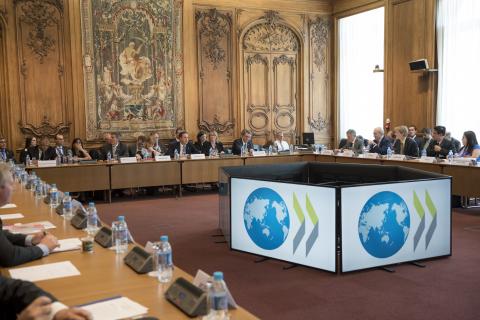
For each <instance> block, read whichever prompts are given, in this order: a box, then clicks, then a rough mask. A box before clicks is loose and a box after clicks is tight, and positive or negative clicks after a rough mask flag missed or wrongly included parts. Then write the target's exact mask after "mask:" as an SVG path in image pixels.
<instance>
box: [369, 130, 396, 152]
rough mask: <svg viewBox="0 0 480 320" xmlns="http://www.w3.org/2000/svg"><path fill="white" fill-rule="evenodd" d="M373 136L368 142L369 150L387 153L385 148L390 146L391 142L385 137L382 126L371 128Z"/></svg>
mask: <svg viewBox="0 0 480 320" xmlns="http://www.w3.org/2000/svg"><path fill="white" fill-rule="evenodd" d="M373 137H374V140H373V141H372V140H370V141H369V142H368V144H369V145H370V152H371V153H378V154H382V155H385V154H387V150H388V148H391V147H392V143H391V142H390V140H389V139H387V138H385V131H383V129H382V128H380V127H377V128H375V129H373Z"/></svg>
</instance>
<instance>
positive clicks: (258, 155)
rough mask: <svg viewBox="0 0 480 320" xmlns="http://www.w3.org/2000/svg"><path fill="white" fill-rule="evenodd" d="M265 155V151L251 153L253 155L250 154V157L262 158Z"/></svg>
mask: <svg viewBox="0 0 480 320" xmlns="http://www.w3.org/2000/svg"><path fill="white" fill-rule="evenodd" d="M266 155H267V153H266V152H265V150H262V151H253V153H252V156H254V157H264V156H266Z"/></svg>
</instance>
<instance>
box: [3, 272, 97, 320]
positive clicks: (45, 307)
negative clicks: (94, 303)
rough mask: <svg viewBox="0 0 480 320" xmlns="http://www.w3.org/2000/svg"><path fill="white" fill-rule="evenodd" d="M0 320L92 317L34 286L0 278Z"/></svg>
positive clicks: (61, 319)
mask: <svg viewBox="0 0 480 320" xmlns="http://www.w3.org/2000/svg"><path fill="white" fill-rule="evenodd" d="M0 310H1V312H0V319H1V320H9V319H18V320H31V319H53V320H71V319H77V320H87V319H92V315H91V314H90V313H89V312H88V311H86V310H82V309H77V308H68V307H67V306H66V305H64V304H62V303H60V302H59V301H57V299H56V298H55V297H54V296H52V295H51V294H50V293H48V292H45V291H43V290H42V289H40V288H39V287H37V286H36V285H35V284H33V283H31V282H28V281H23V280H16V279H9V278H6V277H3V276H0Z"/></svg>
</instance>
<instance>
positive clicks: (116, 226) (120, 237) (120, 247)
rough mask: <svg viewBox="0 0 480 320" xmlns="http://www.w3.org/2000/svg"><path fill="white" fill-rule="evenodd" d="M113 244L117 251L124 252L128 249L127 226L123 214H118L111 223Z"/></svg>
mask: <svg viewBox="0 0 480 320" xmlns="http://www.w3.org/2000/svg"><path fill="white" fill-rule="evenodd" d="M112 234H113V240H114V242H113V246H114V247H115V251H116V252H117V253H124V252H127V250H128V227H127V223H126V222H125V217H124V216H118V218H117V221H116V222H115V223H113V224H112Z"/></svg>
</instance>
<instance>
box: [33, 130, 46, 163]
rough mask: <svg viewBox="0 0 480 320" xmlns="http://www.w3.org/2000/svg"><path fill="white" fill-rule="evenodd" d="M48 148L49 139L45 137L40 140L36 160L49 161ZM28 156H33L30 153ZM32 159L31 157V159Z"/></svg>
mask: <svg viewBox="0 0 480 320" xmlns="http://www.w3.org/2000/svg"><path fill="white" fill-rule="evenodd" d="M48 148H50V139H49V138H48V137H47V136H43V137H41V138H40V145H39V147H38V149H37V150H38V158H37V159H38V160H49V159H48ZM30 155H31V156H33V153H32V151H30ZM32 158H33V157H32Z"/></svg>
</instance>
